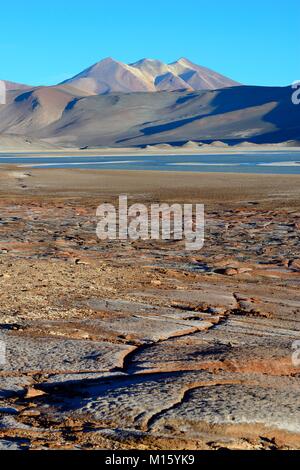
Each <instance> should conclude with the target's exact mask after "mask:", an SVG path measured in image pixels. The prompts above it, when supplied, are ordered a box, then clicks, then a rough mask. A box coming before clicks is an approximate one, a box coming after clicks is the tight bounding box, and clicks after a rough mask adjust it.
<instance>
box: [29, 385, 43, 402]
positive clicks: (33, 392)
mask: <svg viewBox="0 0 300 470" xmlns="http://www.w3.org/2000/svg"><path fill="white" fill-rule="evenodd" d="M43 395H46V393H45V392H43V391H42V390H38V389H36V388H33V387H28V388H27V389H26V394H25V397H24V398H26V399H29V398H36V397H42V396H43Z"/></svg>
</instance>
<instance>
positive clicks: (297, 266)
mask: <svg viewBox="0 0 300 470" xmlns="http://www.w3.org/2000/svg"><path fill="white" fill-rule="evenodd" d="M288 266H289V268H290V269H291V270H292V271H300V259H294V260H291V261H289V264H288Z"/></svg>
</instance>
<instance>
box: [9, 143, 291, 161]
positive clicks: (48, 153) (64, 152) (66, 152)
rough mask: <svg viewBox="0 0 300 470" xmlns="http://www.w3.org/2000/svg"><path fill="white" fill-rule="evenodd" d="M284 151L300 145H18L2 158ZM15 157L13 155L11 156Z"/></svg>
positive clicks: (232, 153)
mask: <svg viewBox="0 0 300 470" xmlns="http://www.w3.org/2000/svg"><path fill="white" fill-rule="evenodd" d="M259 152H267V153H271V154H272V153H283V152H300V147H287V146H277V145H272V144H269V145H261V146H249V147H244V146H236V147H217V146H216V147H211V146H202V147H201V146H200V147H196V148H183V147H179V148H176V147H173V148H168V149H166V148H163V147H159V146H157V147H153V148H151V149H148V148H145V149H140V148H120V149H116V148H93V149H87V150H82V149H76V148H70V149H67V148H63V149H49V150H47V149H39V148H37V149H25V148H24V149H18V148H16V147H12V148H5V149H3V148H0V159H1V157H4V156H5V155H9V156H11V155H13V156H14V155H16V156H23V155H24V156H25V155H32V156H37V157H40V158H49V157H59V156H62V157H73V156H78V157H90V156H98V157H122V156H130V155H131V156H146V155H147V156H150V155H152V156H158V155H165V156H173V155H181V156H189V155H224V154H225V155H227V154H228V155H235V154H239V155H241V154H245V155H247V154H249V153H253V154H256V153H259ZM6 158H7V157H6ZM11 158H13V157H11Z"/></svg>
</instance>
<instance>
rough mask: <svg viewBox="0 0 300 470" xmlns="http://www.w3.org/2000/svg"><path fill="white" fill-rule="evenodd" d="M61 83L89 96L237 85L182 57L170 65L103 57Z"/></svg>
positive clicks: (151, 61) (204, 88)
mask: <svg viewBox="0 0 300 470" xmlns="http://www.w3.org/2000/svg"><path fill="white" fill-rule="evenodd" d="M63 83H64V84H70V85H72V86H73V87H75V88H78V89H80V90H84V91H85V92H89V93H93V94H107V93H113V92H122V93H131V92H144V91H152V92H155V91H164V90H167V91H178V90H197V91H198V90H215V89H221V88H226V87H231V86H236V85H239V84H238V83H237V82H234V81H233V80H231V79H229V78H227V77H224V76H223V75H220V74H218V73H216V72H214V71H212V70H209V69H207V68H205V67H200V66H198V65H196V64H193V63H192V62H190V61H189V60H187V59H184V58H183V59H180V60H178V61H177V62H174V63H172V64H165V63H164V62H161V61H159V60H155V59H142V60H140V61H138V62H135V63H133V64H130V65H127V64H124V63H122V62H119V61H116V60H114V59H112V58H107V59H103V60H101V61H100V62H98V63H96V64H94V65H93V66H92V67H89V68H87V69H86V70H84V71H83V72H80V73H79V74H78V75H76V76H75V77H73V78H71V79H69V80H66V81H65V82H63Z"/></svg>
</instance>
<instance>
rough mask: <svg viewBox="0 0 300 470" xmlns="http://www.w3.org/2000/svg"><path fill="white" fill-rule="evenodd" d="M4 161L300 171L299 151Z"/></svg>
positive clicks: (11, 159) (15, 161)
mask: <svg viewBox="0 0 300 470" xmlns="http://www.w3.org/2000/svg"><path fill="white" fill-rule="evenodd" d="M1 164H11V165H18V166H19V167H20V168H81V169H95V170H96V169H99V170H100V169H101V170H104V169H106V170H154V171H192V172H201V173H202V172H222V173H269V174H300V151H299V152H295V151H293V152H291V151H290V152H289V151H287V152H284V153H283V152H251V153H250V152H249V153H246V152H245V153H240V154H234V155H232V154H222V155H213V154H202V155H145V156H130V155H126V156H119V157H112V156H93V157H89V156H84V157H80V156H53V157H52V156H51V157H49V156H45V157H43V156H41V155H36V156H35V155H34V154H28V155H24V154H22V156H21V155H18V154H6V155H5V154H2V155H1V156H0V165H1Z"/></svg>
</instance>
